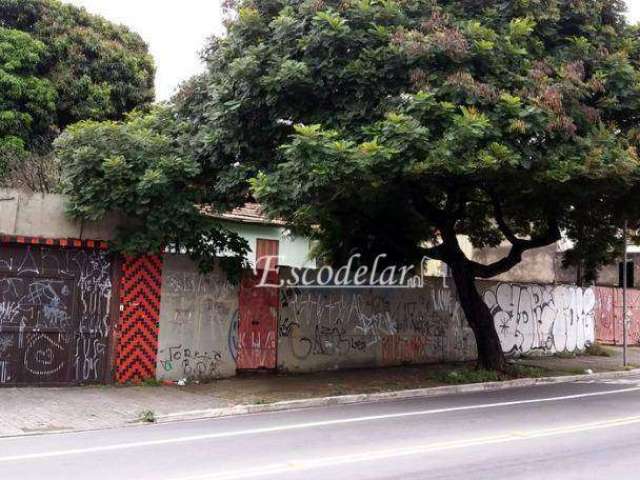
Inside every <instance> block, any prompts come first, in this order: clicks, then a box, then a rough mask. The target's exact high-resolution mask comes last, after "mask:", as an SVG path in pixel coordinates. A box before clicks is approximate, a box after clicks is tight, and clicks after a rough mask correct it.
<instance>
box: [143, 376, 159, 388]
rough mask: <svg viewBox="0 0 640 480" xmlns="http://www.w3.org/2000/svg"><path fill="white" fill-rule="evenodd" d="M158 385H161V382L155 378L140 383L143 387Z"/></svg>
mask: <svg viewBox="0 0 640 480" xmlns="http://www.w3.org/2000/svg"><path fill="white" fill-rule="evenodd" d="M160 385H162V382H161V381H160V380H156V379H155V378H145V379H144V380H143V381H142V386H144V387H159V386H160Z"/></svg>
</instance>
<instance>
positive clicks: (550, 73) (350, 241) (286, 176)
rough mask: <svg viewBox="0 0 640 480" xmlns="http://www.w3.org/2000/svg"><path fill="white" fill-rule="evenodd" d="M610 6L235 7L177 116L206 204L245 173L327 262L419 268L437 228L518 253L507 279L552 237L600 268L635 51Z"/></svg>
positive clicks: (634, 162) (631, 182)
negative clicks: (204, 182) (378, 261)
mask: <svg viewBox="0 0 640 480" xmlns="http://www.w3.org/2000/svg"><path fill="white" fill-rule="evenodd" d="M587 3H589V6H588V7H587V6H586V4H587ZM622 7H623V4H622V3H621V2H611V1H595V2H578V3H577V4H576V2H572V1H568V0H554V1H551V2H548V1H546V2H541V1H528V2H473V3H471V2H450V1H441V2H437V3H436V2H432V1H427V0H424V1H421V0H417V1H413V2H409V3H402V4H400V3H396V2H369V1H361V2H347V3H344V2H341V3H340V4H338V3H336V2H324V3H322V4H315V3H313V4H312V3H309V2H294V1H284V0H282V1H278V0H268V1H266V0H265V1H258V0H254V1H244V2H240V8H241V9H243V11H245V10H246V11H247V12H249V11H250V12H251V14H250V15H249V14H248V13H246V14H245V15H240V16H239V17H238V18H237V19H235V20H233V21H231V22H230V24H229V34H228V35H227V36H226V37H224V38H220V39H216V40H214V41H213V43H212V45H211V47H210V49H209V51H208V54H207V59H208V62H209V74H208V75H207V76H206V77H201V78H200V79H199V80H198V82H200V85H201V86H200V88H199V90H198V91H199V95H200V96H199V97H198V99H197V101H193V100H194V98H195V97H193V96H190V95H189V94H188V93H187V94H185V95H182V96H180V97H179V98H178V101H177V107H178V111H179V112H180V114H181V115H183V116H184V117H186V118H188V119H189V120H190V125H191V126H192V131H191V132H190V134H191V138H192V143H191V145H192V147H193V153H194V155H195V157H196V158H198V159H199V161H200V163H201V164H203V165H206V166H207V168H211V170H212V172H215V178H216V179H219V181H217V183H216V187H217V188H216V192H215V193H216V194H217V195H218V198H220V199H222V198H224V197H225V195H228V194H229V193H230V192H233V193H234V194H237V192H240V191H243V189H244V188H246V187H245V185H246V181H247V179H249V178H251V177H254V178H255V180H253V181H252V187H253V193H254V195H256V196H257V197H258V198H259V199H260V201H261V202H263V203H264V204H265V206H266V207H267V209H268V211H269V212H270V213H271V214H272V215H274V216H279V217H283V218H286V219H287V220H289V221H290V222H291V223H292V225H293V227H294V228H295V229H296V230H298V231H301V232H303V233H306V234H308V235H311V236H314V237H316V238H317V239H318V240H320V241H321V242H322V244H324V245H326V246H327V250H328V251H330V252H332V256H333V258H334V260H336V261H341V260H344V259H345V258H346V257H347V256H348V255H350V254H351V253H353V252H354V251H356V250H357V251H360V252H362V253H365V254H366V253H367V252H370V253H371V255H370V257H373V256H375V254H377V253H379V252H381V251H384V252H386V253H388V254H390V258H389V260H400V259H402V260H407V259H415V258H417V257H419V256H421V254H422V250H421V249H420V248H419V245H420V243H421V242H424V241H431V242H433V243H438V242H439V241H440V240H442V234H443V231H444V230H447V229H448V230H450V231H454V232H455V233H456V234H466V235H468V236H469V237H470V238H471V239H472V241H473V243H474V244H475V245H476V246H478V247H483V246H494V245H497V244H498V243H499V242H500V241H502V240H505V239H507V240H512V241H513V242H515V243H518V244H519V246H518V248H516V249H515V250H514V256H513V258H512V259H510V260H509V261H508V262H504V263H503V264H501V265H499V266H496V268H497V269H501V270H503V271H504V269H508V268H510V267H511V266H513V264H514V262H515V263H517V261H518V257H519V256H520V255H521V253H522V251H523V250H525V249H527V248H529V247H531V248H532V247H534V246H540V244H544V243H545V242H546V243H551V242H552V241H554V240H555V239H556V238H557V236H558V235H557V232H558V231H560V230H562V231H565V232H566V233H567V234H568V235H569V236H570V237H571V238H573V239H574V240H576V245H575V246H576V248H575V250H574V251H573V252H571V253H570V254H569V255H568V257H567V261H568V262H571V263H574V262H575V261H576V258H582V259H588V261H587V262H586V263H587V267H588V270H590V271H594V270H595V269H597V267H598V266H599V265H601V264H602V263H603V262H605V261H607V260H608V259H610V258H611V256H612V255H613V252H615V251H616V248H617V244H618V235H617V232H618V226H619V225H620V223H621V218H622V217H623V216H627V217H628V218H635V217H636V216H637V214H638V212H637V207H636V205H638V203H637V202H630V201H629V200H628V199H629V198H632V196H633V195H634V193H635V190H636V189H637V185H638V174H639V168H638V165H639V164H638V157H637V148H638V140H639V139H640V134H638V130H637V124H638V120H639V118H638V112H639V111H640V110H639V108H640V75H639V72H638V66H639V58H640V55H639V54H640V42H639V41H638V37H637V30H636V29H635V28H634V27H631V26H628V25H627V24H626V23H625V20H624V16H623V9H622ZM247 9H248V10H247ZM205 90H206V93H205ZM234 164H236V165H238V166H237V168H229V166H230V165H234ZM259 172H263V173H262V174H259ZM496 216H500V221H497V220H496ZM445 227H447V228H446V229H445ZM521 239H523V240H521ZM526 239H531V240H533V241H532V242H531V243H526V241H525V240H526ZM593 240H597V241H593ZM442 253H443V252H440V254H442ZM365 256H366V255H365ZM393 257H395V258H393ZM478 270H479V271H478V272H476V273H477V274H479V275H480V276H485V275H486V276H490V275H489V274H496V273H500V272H499V271H496V270H495V269H492V270H491V271H488V270H482V271H480V269H478Z"/></svg>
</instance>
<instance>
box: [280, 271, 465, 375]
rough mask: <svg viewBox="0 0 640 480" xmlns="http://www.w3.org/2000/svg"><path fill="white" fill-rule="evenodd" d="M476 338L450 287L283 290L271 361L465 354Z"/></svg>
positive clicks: (355, 362)
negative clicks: (274, 356) (274, 357)
mask: <svg viewBox="0 0 640 480" xmlns="http://www.w3.org/2000/svg"><path fill="white" fill-rule="evenodd" d="M474 357H475V340H474V337H473V333H472V332H471V330H470V329H469V328H468V327H467V324H466V320H465V319H464V315H463V314H462V312H461V311H460V308H459V305H458V302H457V300H456V298H455V292H453V291H452V290H451V289H447V288H443V287H442V286H441V282H440V281H439V280H433V281H431V282H430V283H429V285H428V286H427V287H425V288H423V289H384V290H383V289H345V290H343V289H335V290H332V289H302V290H298V289H283V290H282V291H281V304H280V319H279V338H278V367H279V368H280V369H281V370H284V371H294V372H302V371H314V370H330V369H339V368H349V367H364V366H368V367H371V366H388V365H399V364H405V363H429V362H439V361H445V360H448V361H453V360H470V359H473V358H474Z"/></svg>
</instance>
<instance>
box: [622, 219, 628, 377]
mask: <svg viewBox="0 0 640 480" xmlns="http://www.w3.org/2000/svg"><path fill="white" fill-rule="evenodd" d="M622 235H623V236H624V260H623V264H622V365H623V366H625V367H626V366H627V256H628V253H627V252H628V250H629V245H628V241H627V221H626V220H625V221H624V231H623V233H622Z"/></svg>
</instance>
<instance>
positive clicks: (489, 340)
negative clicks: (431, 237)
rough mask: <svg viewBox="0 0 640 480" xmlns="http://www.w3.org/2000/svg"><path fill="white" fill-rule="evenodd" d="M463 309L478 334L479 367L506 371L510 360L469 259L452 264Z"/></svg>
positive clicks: (474, 331) (476, 335) (454, 279)
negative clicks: (505, 354) (468, 261)
mask: <svg viewBox="0 0 640 480" xmlns="http://www.w3.org/2000/svg"><path fill="white" fill-rule="evenodd" d="M450 267H451V271H452V275H453V281H454V283H455V285H456V290H457V293H458V299H459V300H460V306H461V307H462V311H463V312H464V314H465V316H466V317H467V321H468V322H469V325H470V326H471V329H472V330H473V333H474V335H475V337H476V345H477V347H478V367H479V368H483V369H486V370H498V371H504V370H505V368H506V366H507V362H506V359H505V356H504V352H503V351H502V345H501V343H500V338H499V337H498V332H497V331H496V327H495V323H494V321H493V317H492V316H491V311H490V310H489V307H487V305H486V304H485V303H484V300H482V297H481V295H480V293H479V292H478V288H477V287H476V282H475V278H474V276H473V273H472V272H471V270H470V268H469V267H468V266H467V265H465V262H455V263H453V264H452V265H450Z"/></svg>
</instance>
